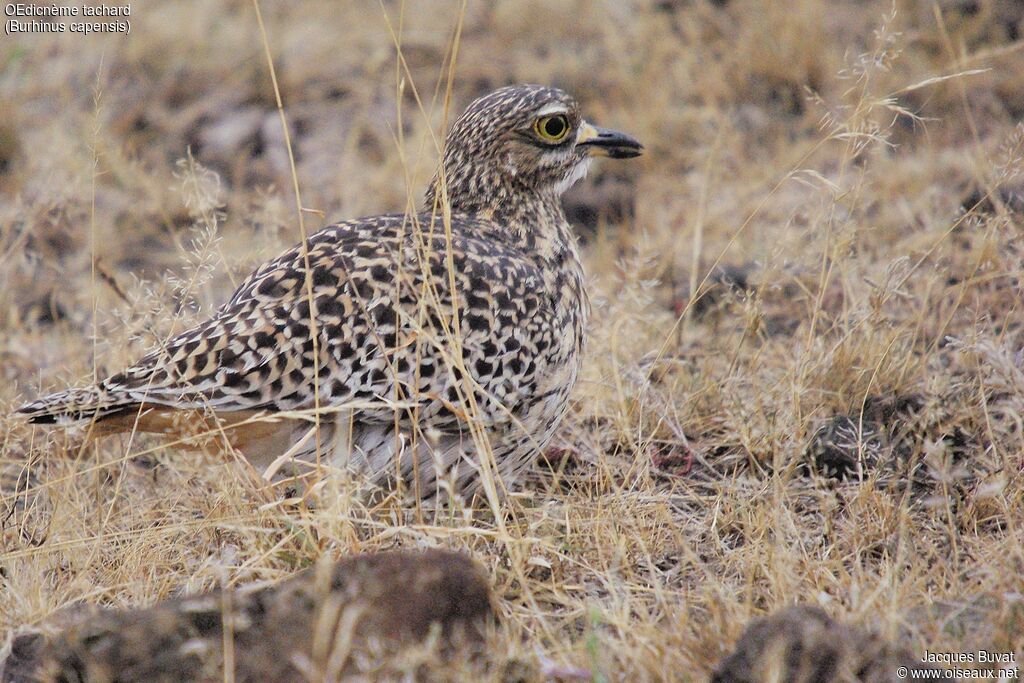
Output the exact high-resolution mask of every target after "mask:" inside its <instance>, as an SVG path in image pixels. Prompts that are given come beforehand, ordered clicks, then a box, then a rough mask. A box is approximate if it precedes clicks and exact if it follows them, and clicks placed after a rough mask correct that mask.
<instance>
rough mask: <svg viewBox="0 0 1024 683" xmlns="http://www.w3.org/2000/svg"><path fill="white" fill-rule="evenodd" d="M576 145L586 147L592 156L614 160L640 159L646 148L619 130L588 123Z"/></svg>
mask: <svg viewBox="0 0 1024 683" xmlns="http://www.w3.org/2000/svg"><path fill="white" fill-rule="evenodd" d="M576 144H577V145H578V146H580V147H586V149H587V151H588V152H589V153H590V154H591V155H598V156H604V157H611V158H612V159H631V158H633V157H638V156H640V154H641V152H642V151H643V149H644V146H643V145H641V144H640V141H639V140H637V139H636V138H633V137H630V136H629V135H626V134H625V133H620V132H619V131H617V130H608V129H607V128H598V127H597V126H592V125H590V124H589V123H587V122H586V121H584V122H583V125H582V126H580V133H579V136H578V137H577V138H576Z"/></svg>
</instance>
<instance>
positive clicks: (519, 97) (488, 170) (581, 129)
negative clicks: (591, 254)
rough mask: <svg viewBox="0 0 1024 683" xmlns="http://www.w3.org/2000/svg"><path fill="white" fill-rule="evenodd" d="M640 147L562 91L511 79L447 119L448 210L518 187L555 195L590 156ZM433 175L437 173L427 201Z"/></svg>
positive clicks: (515, 192)
mask: <svg viewBox="0 0 1024 683" xmlns="http://www.w3.org/2000/svg"><path fill="white" fill-rule="evenodd" d="M642 150H643V145H641V144H640V143H639V142H638V141H637V140H635V139H634V138H632V137H630V136H629V135H626V134H625V133H619V132H617V131H613V130H607V129H604V128H598V127H597V126H594V125H592V124H590V123H588V122H587V121H586V120H585V119H584V118H583V115H582V114H581V112H580V107H579V103H578V102H576V100H575V99H573V98H572V97H571V96H570V95H568V94H567V93H565V92H563V91H562V90H559V89H557V88H550V87H545V86H540V85H515V86H509V87H506V88H501V89H500V90H496V91H494V92H492V93H490V94H488V95H484V96H483V97H481V98H479V99H477V100H475V101H474V102H473V103H472V104H470V105H469V107H467V108H466V111H465V112H463V114H462V115H461V116H460V117H459V118H458V119H457V120H456V121H455V123H454V124H453V125H452V127H451V130H450V131H449V133H448V137H447V140H446V142H445V149H444V161H443V175H444V179H443V182H444V183H445V186H446V188H447V195H448V200H449V203H450V205H451V207H452V210H455V211H459V210H462V211H474V210H481V209H484V208H494V206H495V205H496V204H497V203H500V202H503V201H506V200H507V199H509V198H510V197H513V196H519V197H520V198H521V196H522V195H523V194H527V195H529V194H534V195H537V196H541V197H555V198H557V197H558V196H559V195H561V194H562V193H563V192H565V191H566V190H567V189H569V188H570V187H572V185H573V184H574V183H575V182H576V181H578V180H579V179H581V178H583V177H584V176H585V175H586V174H587V170H588V168H589V167H590V162H591V160H592V158H593V157H594V156H607V157H612V158H615V159H627V158H630V157H635V156H639V155H640V153H641V151H642ZM441 182H442V178H441V173H440V172H439V174H438V176H436V177H435V178H434V182H433V183H432V184H431V187H430V190H429V191H428V193H427V202H428V204H432V203H433V200H434V198H435V196H436V195H437V194H438V191H439V188H440V184H441ZM428 208H429V207H428Z"/></svg>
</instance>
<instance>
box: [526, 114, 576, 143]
mask: <svg viewBox="0 0 1024 683" xmlns="http://www.w3.org/2000/svg"><path fill="white" fill-rule="evenodd" d="M533 130H534V131H536V133H537V135H539V136H540V138H541V139H542V140H545V141H547V142H561V141H562V140H563V139H564V138H565V136H566V134H567V133H568V132H569V119H567V118H566V117H565V115H563V114H556V115H555V116H542V117H540V118H539V119H537V120H536V122H534V124H533Z"/></svg>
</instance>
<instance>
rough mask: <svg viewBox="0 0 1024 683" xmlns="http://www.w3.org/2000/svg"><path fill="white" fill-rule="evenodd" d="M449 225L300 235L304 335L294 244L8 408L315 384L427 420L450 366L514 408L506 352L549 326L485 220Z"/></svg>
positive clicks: (534, 276)
mask: <svg viewBox="0 0 1024 683" xmlns="http://www.w3.org/2000/svg"><path fill="white" fill-rule="evenodd" d="M428 218H429V217H427V218H422V219H421V220H423V221H424V223H426V221H427V220H428ZM453 223H455V224H454V225H453V231H452V235H451V237H450V238H446V237H445V236H444V235H443V234H442V235H435V236H423V235H422V234H419V235H418V236H417V233H416V231H415V229H414V227H413V223H412V221H410V220H409V219H408V218H407V217H405V216H403V215H390V216H380V217H375V218H369V219H360V220H355V221H348V222H344V223H339V224H336V225H332V226H329V227H327V228H324V229H323V230H320V231H319V232H317V233H315V234H314V235H312V236H311V237H310V238H309V240H308V242H307V245H308V263H309V268H310V272H311V276H310V280H311V285H312V290H313V300H314V302H315V305H314V309H315V311H316V316H315V321H316V332H317V334H316V340H317V343H314V335H313V333H312V329H311V326H310V305H309V302H310V298H309V296H308V290H307V284H306V258H307V254H304V253H303V250H302V248H301V245H300V246H296V247H294V248H292V249H290V250H288V251H287V252H285V253H284V254H282V255H281V256H279V257H278V258H276V259H273V260H271V261H269V262H267V263H265V264H264V265H262V266H261V267H260V268H258V269H257V270H256V271H255V272H254V273H252V274H251V275H250V276H249V277H248V278H247V279H246V280H245V281H244V282H243V283H242V284H241V285H240V286H239V288H238V289H237V290H236V292H235V293H234V295H233V296H232V297H231V299H230V300H229V301H228V302H227V303H226V304H224V305H223V306H222V307H221V308H219V309H218V310H217V311H216V313H215V314H214V315H213V316H212V317H211V318H210V319H209V320H207V321H205V322H204V323H202V324H200V325H198V326H196V327H194V328H192V329H190V330H187V331H186V332H183V333H182V334H180V335H178V336H176V337H174V338H173V339H171V340H170V341H169V342H168V343H167V344H166V345H164V346H163V347H162V348H160V349H157V350H155V351H153V352H152V353H150V354H148V355H146V356H145V357H143V358H142V359H141V360H139V362H137V363H135V364H134V365H132V366H130V367H128V368H127V369H125V370H124V371H122V372H120V373H118V374H116V375H113V376H111V377H109V378H107V379H106V380H103V381H102V382H101V383H100V384H99V385H98V386H97V387H92V388H89V389H82V390H73V391H72V392H63V393H62V394H57V395H54V396H52V397H46V398H44V399H40V400H39V401H36V402H33V403H31V404H28V405H27V406H25V407H23V408H22V410H21V411H20V412H22V413H23V414H25V415H28V416H29V418H30V419H31V420H33V421H36V422H53V421H55V420H54V419H47V418H48V417H53V416H60V415H64V416H67V417H69V418H71V419H75V418H82V417H91V416H92V415H94V414H100V415H103V414H110V413H113V412H115V411H118V410H123V409H125V408H128V407H131V406H137V405H139V404H147V405H162V406H168V407H172V408H177V409H197V408H202V409H206V408H212V409H213V410H215V411H217V412H218V413H219V412H233V411H243V410H252V409H269V410H287V409H301V408H308V407H312V406H313V402H314V401H313V385H314V381H316V382H317V383H318V384H319V389H320V396H321V403H322V404H338V403H342V402H345V401H352V400H362V401H367V400H370V401H372V400H375V399H387V398H396V397H397V398H402V397H409V396H416V397H418V398H419V399H420V400H422V401H423V402H424V404H425V406H426V414H425V415H423V416H421V417H428V418H429V417H430V414H431V413H433V414H435V416H436V414H438V413H441V412H444V411H443V410H442V409H441V408H440V406H442V405H444V403H445V402H446V401H447V402H448V403H449V404H452V403H457V402H458V401H459V400H460V395H461V393H460V392H462V391H463V389H461V388H457V387H456V386H455V385H456V384H459V383H460V380H461V377H460V376H459V375H460V371H459V370H458V369H455V370H453V365H457V366H460V367H465V368H468V369H469V372H470V373H471V374H473V375H474V379H475V380H476V382H477V386H478V387H479V388H481V389H482V390H483V392H484V393H485V394H487V395H492V396H498V397H499V398H500V399H501V401H502V402H503V403H506V404H508V403H511V404H513V405H514V404H515V403H516V402H518V401H520V400H523V399H524V398H526V396H527V395H528V394H529V393H530V391H532V390H533V389H534V388H535V386H536V382H535V379H534V376H535V375H537V373H538V372H540V371H541V368H538V367H537V364H536V363H535V362H525V363H524V362H523V361H521V360H519V358H520V356H521V355H522V354H523V353H524V352H526V351H528V350H530V347H531V346H532V347H533V350H534V351H536V343H535V340H534V337H536V336H537V333H538V331H546V332H547V333H550V332H551V330H552V326H553V324H554V321H553V316H552V313H551V306H550V302H549V301H548V300H547V299H546V298H545V297H544V296H543V295H541V294H540V292H542V291H544V289H543V286H542V284H543V283H542V281H541V276H540V273H539V271H538V269H537V267H536V266H535V265H534V264H533V263H532V262H531V261H530V260H529V258H528V257H526V256H525V255H524V254H522V253H520V252H518V251H516V250H513V249H512V248H510V247H506V246H503V245H502V244H501V241H500V240H496V239H494V237H495V235H492V234H488V231H489V230H492V229H493V228H494V226H490V225H487V224H484V223H479V222H475V221H472V220H470V219H453ZM453 282H454V284H455V290H456V292H458V293H457V294H456V296H455V297H453V296H452V284H453ZM456 300H458V301H459V303H458V307H459V310H460V313H461V328H462V329H461V334H460V335H458V340H457V343H455V344H450V343H449V342H450V341H451V340H450V339H445V337H446V336H449V337H450V336H451V331H452V322H451V316H452V312H453V311H454V309H455V303H454V302H455V301H456ZM460 356H461V358H462V360H463V364H459V363H458V358H459V357H460ZM512 356H514V357H515V358H512ZM314 358H315V359H316V362H314ZM503 358H506V359H507V360H508V362H507V363H504V364H503V362H502V359H503ZM470 365H472V367H469V366H470ZM317 376H318V379H317V380H314V377H317ZM396 390H397V393H396ZM75 392H78V393H77V394H75ZM439 398H440V399H442V400H440V401H438V399H439ZM496 410H497V409H496ZM498 412H501V411H500V410H498V411H497V412H495V419H500V418H499V417H498ZM504 412H506V413H507V412H508V410H507V409H506V410H504ZM385 413H387V414H390V415H391V416H392V419H393V411H384V410H382V411H381V412H380V413H379V414H378V415H377V417H379V418H380V419H381V420H386V419H388V418H387V417H386V416H385ZM373 416H374V413H373V411H364V417H369V418H371V419H372V418H373ZM449 417H450V415H449Z"/></svg>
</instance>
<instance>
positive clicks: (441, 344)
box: [18, 85, 642, 498]
mask: <svg viewBox="0 0 1024 683" xmlns="http://www.w3.org/2000/svg"><path fill="white" fill-rule="evenodd" d="M641 150H642V146H641V145H640V143H639V142H637V141H636V140H634V139H633V138H631V137H629V136H628V135H625V134H623V133H618V132H615V131H611V130H605V129H602V128H598V127H596V126H594V125H591V124H590V123H588V122H586V121H585V120H584V119H583V117H582V115H581V112H580V108H579V105H578V103H577V102H576V101H575V100H574V99H573V98H572V97H570V96H569V95H568V94H566V93H565V92H563V91H561V90H558V89H555V88H550V87H543V86H536V85H520V86H512V87H507V88H502V89H500V90H497V91H495V92H493V93H491V94H489V95H486V96H484V97H481V98H479V99H477V100H476V101H474V102H473V103H472V104H470V106H469V107H468V108H467V109H466V111H465V112H464V113H463V114H462V116H460V117H459V118H458V120H456V122H455V123H454V125H453V126H452V128H451V131H450V132H449V134H448V137H447V140H446V142H445V147H444V154H443V161H442V163H441V164H440V168H439V170H438V172H437V174H436V175H435V177H434V179H433V181H432V183H431V185H430V187H429V189H428V190H427V193H426V201H425V204H424V210H423V211H422V212H421V213H419V214H408V215H406V214H389V215H382V216H374V217H369V218H360V219H356V220H350V221H345V222H341V223H337V224H334V225H330V226H328V227H326V228H323V229H322V230H320V231H318V232H316V233H315V234H313V235H311V236H310V237H309V238H308V240H307V242H306V244H305V245H302V244H300V245H298V246H296V247H294V248H292V249H290V250H288V251H286V252H285V253H283V254H281V255H280V256H279V257H277V258H275V259H273V260H272V261H269V262H267V263H265V264H264V265H262V266H260V267H259V268H258V269H257V270H256V271H255V272H254V273H252V274H251V275H250V276H249V277H248V278H247V279H246V280H245V282H243V283H242V285H241V286H240V287H239V288H238V290H237V291H236V292H235V293H234V295H233V296H232V297H231V299H230V300H229V301H228V302H227V303H225V304H224V305H223V306H221V307H220V308H219V309H217V311H216V312H215V313H214V314H213V316H212V317H210V318H209V319H208V320H206V321H205V322H203V323H201V324H199V325H198V326H196V327H194V328H192V329H190V330H188V331H186V332H184V333H182V334H180V335H178V336H177V337H175V338H173V339H171V340H170V341H169V342H167V343H166V344H164V345H162V346H161V347H160V348H158V349H157V350H154V351H153V352H151V353H149V354H148V355H146V356H145V357H143V358H142V359H141V360H139V361H138V362H137V363H135V364H134V365H132V366H130V367H128V368H127V369H125V370H124V371H122V372H119V373H117V374H115V375H113V376H111V377H108V378H107V379H104V380H103V381H101V382H99V383H98V384H96V385H94V386H90V387H87V388H79V389H70V390H68V391H64V392H61V393H57V394H52V395H50V396H46V397H44V398H41V399H38V400H36V401H33V402H31V403H28V404H27V405H25V406H23V407H22V408H20V409H19V411H18V412H19V413H20V414H22V415H23V416H25V417H27V418H28V419H29V421H30V422H33V423H37V424H46V423H57V424H64V423H74V422H86V421H94V425H93V427H92V429H93V431H94V432H95V433H112V432H121V431H131V430H136V431H144V432H175V431H176V430H180V429H182V428H184V427H186V426H189V425H191V426H192V427H194V426H195V425H196V424H201V425H212V426H213V429H214V431H216V432H219V433H220V434H223V435H226V438H227V439H228V440H229V441H230V442H231V444H232V447H234V448H237V449H238V451H240V452H241V453H242V454H243V455H245V456H246V457H247V458H248V459H249V460H250V461H251V462H253V464H254V465H256V466H257V467H259V466H264V467H266V470H267V472H266V473H267V474H270V473H272V471H274V470H277V469H279V466H280V465H281V464H282V463H287V464H289V466H291V465H293V464H294V463H309V462H312V461H314V460H315V461H316V462H317V463H318V465H321V466H322V465H324V464H325V463H326V464H327V465H328V466H333V467H336V468H340V469H345V470H348V471H356V472H359V473H361V474H362V475H364V476H365V477H366V478H367V479H368V480H369V481H372V482H374V483H375V484H378V485H386V486H393V485H395V484H396V483H398V482H404V485H405V486H406V487H408V488H407V490H409V491H412V492H414V493H415V495H417V496H419V497H423V498H427V497H433V496H434V495H436V494H437V493H438V491H439V490H441V489H445V490H455V491H458V492H461V493H462V494H464V495H469V494H472V493H473V492H475V491H476V490H477V489H478V487H479V484H480V480H481V476H480V474H481V464H480V463H481V457H482V452H483V451H484V450H489V451H490V454H491V455H493V458H494V459H493V462H494V463H495V464H496V466H497V474H498V475H499V476H500V477H501V478H502V480H503V481H504V483H505V484H506V485H507V484H508V483H510V481H511V480H512V479H514V477H515V475H516V474H517V473H519V472H520V471H521V470H522V469H523V468H524V467H525V466H526V465H528V463H529V462H530V461H531V460H532V458H533V456H535V455H536V453H537V452H538V451H539V450H540V449H543V448H544V447H545V446H546V445H547V444H548V442H549V441H550V439H551V437H552V435H553V434H554V431H555V429H556V427H557V426H558V424H559V422H560V421H561V420H562V418H563V416H564V415H565V412H566V409H567V405H568V400H569V394H570V391H571V390H572V388H573V385H574V384H575V382H576V378H577V375H578V373H579V369H580V361H581V349H582V347H583V341H584V328H585V326H586V321H587V314H588V310H589V304H588V301H587V295H586V287H585V281H584V273H583V268H582V265H581V263H580V258H579V253H578V250H577V246H576V241H575V238H574V236H573V232H572V229H571V227H570V225H569V223H568V221H567V220H566V217H565V214H564V212H563V210H562V207H561V203H560V195H561V194H562V193H563V192H564V191H565V190H566V189H568V188H569V187H570V186H571V185H572V184H573V183H575V182H576V181H577V180H579V179H580V178H582V177H583V176H584V175H586V173H587V169H588V167H589V166H590V163H591V158H592V157H593V156H594V155H603V156H608V157H613V158H629V157H635V156H638V155H639V154H640V153H641ZM314 408H319V412H317V411H315V410H313V409H314ZM303 410H305V411H308V413H307V414H309V413H314V414H315V415H316V416H317V419H318V421H319V425H320V426H319V429H314V428H311V426H310V422H309V421H308V420H303V419H301V417H296V412H295V411H303ZM286 411H287V414H286V415H285V416H284V417H281V416H280V414H281V413H283V412H286ZM275 413H276V414H278V415H277V416H275ZM197 416H198V417H201V418H202V419H198V420H197V419H196V417H197ZM260 416H263V417H264V419H261V417H260ZM275 418H280V419H275ZM285 418H287V419H285ZM314 456H315V457H314Z"/></svg>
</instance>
